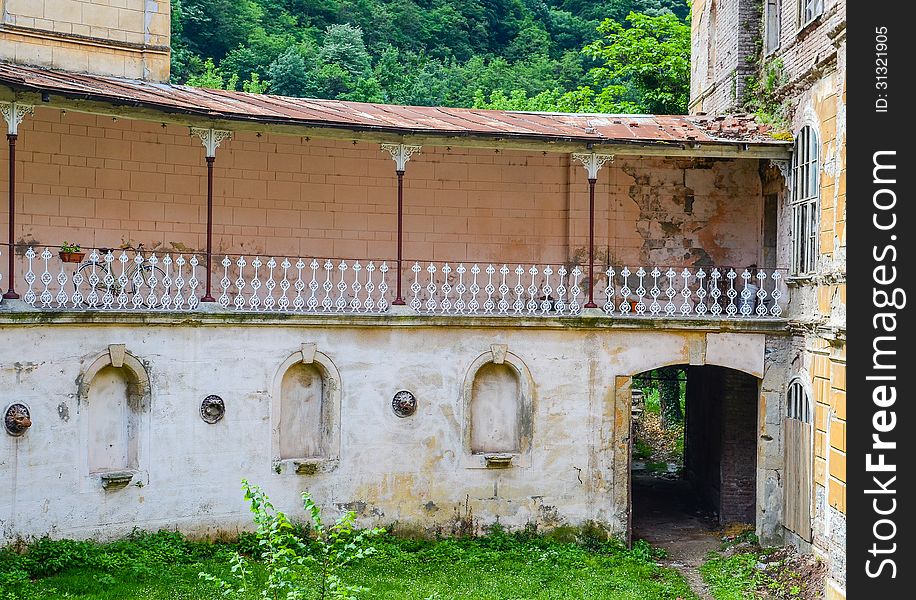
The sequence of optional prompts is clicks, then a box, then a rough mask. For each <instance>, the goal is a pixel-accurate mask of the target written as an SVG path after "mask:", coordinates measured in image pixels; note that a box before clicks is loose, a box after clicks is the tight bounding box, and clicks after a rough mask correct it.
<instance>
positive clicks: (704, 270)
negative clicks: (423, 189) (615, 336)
mask: <svg viewBox="0 0 916 600" xmlns="http://www.w3.org/2000/svg"><path fill="white" fill-rule="evenodd" d="M17 259H18V260H17V261H16V262H17V265H18V266H17V276H16V279H17V282H16V283H17V285H16V289H17V291H18V292H19V294H20V295H21V298H22V300H23V301H24V302H25V303H26V304H28V305H29V306H31V307H34V308H36V309H40V310H51V311H64V310H66V311H84V310H86V311H99V310H100V311H194V310H197V309H200V308H201V297H202V296H203V295H204V290H205V288H204V286H205V283H204V282H205V281H206V259H205V257H204V256H201V255H195V254H173V253H160V252H148V251H143V250H133V249H128V250H120V249H118V250H113V249H88V250H86V252H85V253H84V254H83V256H76V257H72V256H69V257H65V256H62V255H60V254H59V253H58V251H57V249H52V248H48V247H39V246H30V247H27V248H24V249H23V250H22V251H21V252H20V256H18V257H17ZM65 259H66V260H65ZM212 265H213V273H212V274H211V282H212V283H211V285H212V290H211V291H212V296H213V298H214V300H215V305H216V306H219V307H221V308H222V309H224V310H227V311H238V312H261V313H308V314H342V313H345V314H383V313H386V312H388V311H389V310H390V308H391V306H392V304H393V303H394V300H395V297H396V294H397V290H396V289H395V287H396V283H395V281H396V273H395V271H396V268H397V264H396V262H393V261H392V262H388V261H364V260H350V259H332V258H302V257H293V258H286V257H261V256H242V255H222V256H221V257H219V258H217V257H214V259H213V261H212ZM402 268H403V273H402V277H403V279H404V283H403V286H404V290H403V293H404V300H405V302H406V304H407V306H409V307H410V308H411V309H412V310H413V311H415V312H417V313H420V314H430V315H480V316H488V315H496V316H499V315H502V316H516V317H539V316H558V317H562V316H573V315H579V314H582V313H583V311H584V310H585V304H586V302H587V301H588V286H589V281H588V280H587V279H586V278H585V271H587V269H583V268H582V267H580V266H577V265H543V264H542V265H531V264H525V265H521V264H516V263H513V264H491V263H468V264H465V263H446V262H405V263H403V267H402ZM599 272H600V276H599V277H597V278H596V279H597V281H596V283H595V290H594V292H593V298H594V300H595V302H596V304H597V305H598V307H599V310H600V311H601V312H603V313H605V314H607V315H610V316H616V317H625V318H638V317H650V318H659V317H685V318H688V317H689V318H707V319H773V318H778V317H780V316H781V315H782V312H783V309H784V307H785V305H786V300H787V288H786V286H785V281H784V277H783V274H782V272H780V271H779V270H757V269H750V268H748V269H740V270H736V269H733V268H727V267H726V268H722V267H719V268H717V267H677V268H675V267H665V268H663V267H642V266H640V267H632V268H631V267H621V268H616V267H610V268H606V269H601V270H599ZM2 282H3V280H2V279H0V283H2Z"/></svg>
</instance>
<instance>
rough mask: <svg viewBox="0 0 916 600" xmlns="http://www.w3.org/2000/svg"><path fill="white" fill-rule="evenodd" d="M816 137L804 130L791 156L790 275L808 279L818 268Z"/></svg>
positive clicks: (814, 133)
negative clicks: (804, 276)
mask: <svg viewBox="0 0 916 600" xmlns="http://www.w3.org/2000/svg"><path fill="white" fill-rule="evenodd" d="M818 151H819V148H818V139H817V133H816V132H815V131H814V129H813V128H812V127H810V126H805V127H803V128H802V130H801V131H800V132H799V133H798V136H797V137H796V138H795V152H794V154H793V155H792V274H793V275H811V274H812V273H814V269H815V265H816V264H817V246H818V239H817V238H818V216H819V212H820V202H819V197H820V171H819V170H818V153H819V152H818Z"/></svg>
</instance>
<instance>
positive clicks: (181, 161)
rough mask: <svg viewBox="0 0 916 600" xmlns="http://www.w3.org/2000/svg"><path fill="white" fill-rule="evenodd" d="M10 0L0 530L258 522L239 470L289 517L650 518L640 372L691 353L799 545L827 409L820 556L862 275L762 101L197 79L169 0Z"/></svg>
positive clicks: (2, 69) (434, 523)
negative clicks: (177, 57)
mask: <svg viewBox="0 0 916 600" xmlns="http://www.w3.org/2000/svg"><path fill="white" fill-rule="evenodd" d="M724 4H725V3H723V5H724ZM2 6H3V11H2V14H3V19H4V20H3V23H2V25H0V36H3V40H4V42H3V44H2V46H3V52H5V53H6V54H4V55H3V62H2V63H0V108H2V110H3V116H4V119H5V121H6V123H7V126H8V136H7V141H8V143H7V144H6V145H4V147H3V151H2V152H3V154H0V160H2V161H4V162H5V163H8V164H9V169H8V170H7V169H3V170H2V171H3V175H2V182H3V183H2V184H3V186H4V188H3V193H4V196H5V197H8V199H9V209H8V210H6V211H0V222H2V223H3V225H4V228H5V229H7V230H8V232H9V233H8V236H9V237H8V240H7V242H5V244H4V245H3V246H0V265H2V267H0V275H2V278H0V284H2V286H3V288H4V290H5V291H6V293H5V294H4V297H3V300H2V302H0V330H2V334H3V337H4V340H5V341H6V343H5V344H3V345H2V347H0V386H2V389H4V390H6V393H7V395H6V397H5V404H4V405H3V406H2V407H0V408H4V409H5V410H6V415H7V416H8V418H7V419H6V425H7V427H6V434H4V435H3V436H2V439H0V474H2V475H3V476H4V477H5V478H6V480H7V481H8V482H9V485H7V486H4V487H3V488H2V489H0V530H2V535H3V538H4V539H12V538H15V537H19V536H26V537H27V536H39V535H44V534H50V535H53V536H96V537H110V536H116V535H120V534H123V533H127V532H129V531H130V530H131V529H132V528H134V527H137V526H140V527H146V528H156V527H176V528H179V529H181V530H185V531H191V532H197V533H214V532H217V531H225V530H230V531H234V530H235V529H236V528H238V527H245V526H246V525H247V523H248V515H247V513H246V510H245V507H244V505H243V503H242V502H241V499H240V497H239V493H238V489H239V480H240V479H241V478H242V477H246V478H248V479H249V480H251V481H254V482H258V483H261V484H263V485H264V487H265V488H266V489H267V491H268V492H269V493H270V494H271V496H272V498H274V499H275V501H276V504H277V505H278V506H281V507H283V508H284V509H288V510H289V511H290V512H292V513H293V514H297V513H296V511H297V510H299V509H297V504H298V502H297V498H298V494H299V492H300V491H301V490H303V489H308V490H309V491H311V492H312V493H313V495H314V496H315V498H316V500H317V501H318V502H319V503H320V504H322V505H323V506H326V507H328V510H329V511H332V512H333V511H335V510H345V509H348V508H352V509H354V510H356V511H357V512H358V513H359V516H360V518H361V520H362V523H364V524H370V523H383V524H390V523H394V522H397V523H399V524H400V526H408V527H412V528H416V529H420V530H423V531H428V532H435V531H439V532H450V531H467V530H468V528H472V529H473V528H480V527H482V526H486V525H489V524H491V523H494V522H496V521H499V522H500V523H502V524H504V525H506V526H507V527H522V526H524V525H526V524H528V523H534V524H537V525H538V526H539V527H542V528H553V527H558V526H579V525H583V524H585V523H589V522H593V523H598V524H600V525H601V526H603V527H604V528H605V529H607V531H608V532H609V533H611V534H615V535H620V536H624V537H625V536H627V535H629V533H630V527H631V519H632V514H633V511H634V510H635V511H639V503H638V501H637V502H635V503H634V500H633V494H632V490H631V476H630V457H631V452H630V443H631V439H630V425H631V424H630V419H631V410H630V401H631V400H630V382H631V378H632V377H633V376H634V375H638V374H640V373H643V372H645V371H648V370H650V369H655V368H658V367H661V366H668V365H682V366H683V367H684V369H685V370H686V372H687V377H688V400H687V404H688V406H687V411H688V428H687V433H686V435H687V446H688V452H687V455H688V456H687V459H688V466H689V469H690V471H691V476H692V478H693V480H694V482H695V483H696V485H697V486H698V488H699V489H700V491H701V493H702V495H703V497H704V498H705V499H706V501H707V502H708V503H709V505H710V508H711V509H712V510H714V511H715V513H716V514H717V515H718V516H719V520H720V522H722V523H723V524H725V523H734V522H750V523H753V524H754V525H755V526H756V529H757V531H758V533H759V534H760V536H761V538H762V539H763V540H764V541H766V542H770V543H777V542H780V541H782V540H783V539H784V538H785V536H786V531H787V529H786V519H785V515H786V513H787V511H786V507H789V508H791V509H792V510H791V511H790V512H791V514H792V515H793V518H797V517H798V516H799V515H800V514H802V512H804V511H799V510H796V509H795V508H794V507H796V506H798V503H797V502H796V501H795V500H791V499H793V498H796V496H797V494H798V493H800V491H799V490H797V489H795V488H792V489H793V493H792V494H784V492H785V491H786V490H787V488H786V486H787V485H788V483H787V481H788V480H787V479H786V476H785V475H786V473H785V472H786V470H787V469H795V472H797V473H799V477H803V476H804V475H805V471H804V469H803V468H802V467H799V465H804V464H805V463H804V461H798V460H794V459H792V456H794V455H792V456H790V455H789V454H787V446H786V443H785V440H786V439H789V437H791V436H795V437H792V439H795V438H797V437H800V436H804V435H806V433H805V430H804V428H803V427H801V426H800V427H795V426H794V425H793V424H792V423H789V421H790V420H791V419H790V418H787V416H788V417H793V418H794V417H800V418H795V419H794V420H795V421H799V422H805V423H807V422H810V421H814V422H815V423H816V427H817V429H816V430H815V431H814V433H813V434H810V435H809V437H813V439H814V443H815V447H816V448H819V450H818V451H819V452H820V454H819V455H818V456H823V460H818V461H816V462H814V463H813V464H812V465H811V466H812V468H811V469H810V470H809V473H810V474H812V475H813V478H814V480H815V481H816V482H821V488H822V489H823V490H824V493H823V494H821V493H820V492H818V491H817V489H816V488H811V489H810V490H809V491H810V494H809V495H810V498H811V502H812V503H813V504H812V506H817V507H820V508H818V511H819V512H818V513H817V516H816V518H815V519H814V521H813V528H814V529H815V530H817V529H818V528H820V530H818V531H817V532H816V533H815V534H814V536H813V537H812V536H811V534H810V533H807V532H806V531H801V532H800V531H798V529H799V528H798V526H797V525H795V524H794V523H795V521H793V527H796V528H795V529H791V532H794V533H791V535H796V536H797V537H799V539H810V540H811V541H813V543H815V545H818V544H820V545H819V546H818V547H819V548H824V549H825V551H829V549H830V546H829V545H828V544H826V543H821V542H820V541H819V540H826V539H828V537H827V536H826V535H825V534H824V532H825V530H824V527H825V525H824V523H825V522H827V521H825V519H827V520H829V522H830V523H831V525H830V527H834V528H836V527H838V526H839V525H838V523H839V522H840V517H841V515H842V512H841V511H840V510H839V508H838V507H837V506H835V505H834V502H835V500H836V498H837V497H838V496H837V495H836V494H837V493H838V492H837V491H836V490H835V489H834V487H833V485H834V482H835V481H841V480H842V478H841V477H840V476H839V475H837V473H840V471H839V470H838V469H840V461H841V457H842V454H841V451H842V448H841V447H840V446H838V444H840V443H841V442H840V441H839V440H841V439H843V436H842V429H840V427H842V423H844V422H845V421H843V419H844V415H841V414H840V406H841V405H840V404H839V402H840V399H841V391H840V389H841V381H840V376H841V373H842V372H841V371H840V370H839V369H840V367H839V365H841V364H842V362H841V358H842V356H841V354H840V351H841V348H842V346H836V345H835V343H834V342H830V343H828V342H826V341H824V342H823V344H821V343H820V342H819V340H825V339H826V335H825V333H823V332H824V331H826V329H825V328H827V327H829V326H830V323H828V322H820V321H816V320H814V319H808V320H805V319H803V318H802V317H803V316H804V315H814V314H815V311H816V310H823V312H824V314H828V312H830V311H828V310H826V309H825V308H824V307H823V306H821V307H819V308H817V302H822V301H825V299H826V300H831V299H832V296H830V294H831V293H832V292H831V290H841V289H842V288H841V287H836V284H835V283H829V284H828V283H827V279H826V275H825V273H826V271H824V272H823V273H822V270H823V269H825V268H826V264H827V263H826V262H825V261H824V260H818V261H816V270H814V268H812V270H811V271H805V272H803V273H799V272H798V271H797V269H796V270H795V271H792V272H791V274H792V276H790V270H789V269H790V268H794V267H795V266H796V265H798V264H804V265H805V266H806V268H807V267H810V263H809V262H805V261H810V260H811V259H810V257H811V254H810V252H809V250H808V246H804V247H803V248H802V250H800V251H799V250H798V249H797V244H794V242H793V237H792V235H793V234H792V230H791V227H790V224H791V223H793V222H794V221H793V217H792V216H791V215H792V214H805V215H810V214H811V213H810V209H808V208H805V209H801V208H796V206H797V205H799V206H800V205H801V204H804V202H810V201H811V199H812V198H813V197H814V196H812V195H811V193H810V191H806V192H805V194H803V195H801V196H798V198H799V202H795V201H794V200H793V201H791V202H790V200H789V196H788V195H787V192H786V191H785V189H784V186H785V184H784V182H783V179H781V177H783V176H789V174H790V171H793V170H794V171H797V172H804V173H807V174H810V173H812V172H816V171H812V169H819V168H820V166H821V164H822V162H823V161H821V160H815V159H812V158H811V156H812V155H811V154H810V153H807V154H806V153H804V152H802V153H799V152H796V153H795V157H796V158H795V159H794V160H795V161H796V163H797V164H795V165H794V166H792V163H791V162H790V161H792V160H793V158H792V157H793V153H792V148H793V144H792V142H789V141H785V140H781V139H777V138H774V137H773V136H771V135H769V134H768V132H767V131H766V130H765V129H764V128H761V127H759V126H758V125H757V124H756V123H755V122H754V120H753V119H750V118H746V117H730V118H727V119H716V118H712V117H704V116H692V117H685V116H646V115H634V116H626V115H623V116H621V115H568V114H545V113H519V112H502V111H480V110H465V109H448V108H429V107H398V106H381V105H369V104H357V103H347V102H339V101H327V100H306V99H294V98H282V97H276V96H263V95H251V94H246V93H241V92H227V91H214V90H202V89H194V88H187V87H183V86H173V85H169V84H167V83H165V82H166V81H167V75H168V73H167V69H168V67H167V65H168V60H167V55H168V50H167V49H168V31H169V28H168V26H167V22H168V19H167V11H168V2H164V1H163V2H151V1H149V0H121V1H119V2H113V1H112V2H106V1H105V0H92V1H90V0H82V1H76V0H44V1H43V2H20V1H14V0H6V1H5V2H3V3H2ZM100 7H101V8H100ZM103 9H104V11H103ZM99 11H103V12H106V14H107V15H108V16H107V17H106V18H105V19H104V23H105V25H100V24H99V21H98V19H99V16H98V15H99ZM699 12H700V11H698V10H697V9H696V8H695V12H694V14H695V15H697V14H699ZM115 13H117V18H115V17H114V15H115ZM65 16H66V18H64V17H65ZM141 17H142V18H141ZM115 23H117V24H118V27H117V28H115V27H114V24H115ZM729 43H731V42H729ZM87 53H88V55H89V56H92V57H93V58H92V59H91V60H88V59H87V60H88V62H82V61H83V58H81V57H84V56H87ZM98 53H101V54H104V56H105V57H106V58H105V60H104V61H101V60H100V61H96V59H95V58H94V57H95V56H96V55H97V54H98ZM101 54H99V55H101ZM723 56H724V51H723ZM723 64H724V63H723ZM806 81H807V80H806ZM723 89H724V88H723ZM714 95H715V94H714V90H712V91H710V95H709V98H710V102H712V98H713V96H714ZM723 106H725V105H723ZM836 120H837V121H839V120H840V119H839V117H837V118H836ZM825 123H826V122H825ZM818 127H819V129H818V132H819V135H821V137H819V138H817V139H820V140H825V139H827V138H826V137H824V136H825V134H824V132H825V131H826V128H827V125H825V124H824V123H819V124H818ZM837 130H839V128H837ZM831 135H834V134H833V133H831ZM798 139H799V140H802V139H804V140H808V143H813V142H811V141H810V140H812V139H815V138H812V137H811V136H808V137H805V136H799V137H798ZM825 143H826V142H825ZM831 148H833V147H831ZM806 152H807V151H806ZM824 152H825V154H826V150H824ZM799 157H803V160H802V159H800V158H799ZM799 161H801V162H799ZM840 164H841V163H840V162H837V163H835V165H836V166H834V167H833V169H834V171H832V172H833V173H840V172H841V171H840V170H839V165H840ZM805 180H806V181H807V180H808V179H807V178H805ZM830 181H831V182H832V181H833V180H832V179H831V180H830ZM841 181H842V180H841V179H836V186H835V187H834V188H832V189H831V194H833V193H834V192H836V194H840V195H839V196H832V197H834V198H837V197H841V191H840V187H841ZM827 185H828V184H827V180H826V179H824V176H822V177H821V185H820V188H819V190H820V191H819V194H820V196H819V197H820V199H821V200H820V203H821V204H820V205H819V206H820V208H819V209H818V210H820V211H821V212H820V213H819V214H821V215H823V214H825V213H823V210H826V209H824V207H823V205H824V200H823V199H824V198H825V197H826V195H825V194H826V188H827ZM806 189H807V188H806ZM792 198H795V196H793V197H792ZM803 201H804V202H803ZM834 202H835V203H838V202H839V201H838V200H834ZM805 206H808V205H807V204H805ZM804 211H808V212H804ZM833 214H840V213H839V212H836V213H831V215H833ZM831 219H833V217H831ZM806 222H807V221H806ZM824 222H825V218H824V217H823V216H822V217H821V220H820V223H821V225H820V227H821V229H820V231H821V232H823V227H824V225H823V223H824ZM836 223H837V224H836V225H834V226H833V229H832V230H831V234H830V235H831V236H833V235H834V234H833V232H837V235H838V236H841V235H842V233H841V231H842V230H841V225H840V223H841V220H837V221H836ZM805 231H810V230H809V229H806V230H805ZM830 239H831V240H832V239H833V238H832V237H831V238H830ZM837 239H840V240H842V239H844V238H842V237H839V238H837ZM826 240H827V238H825V237H824V236H823V234H821V236H820V237H819V238H817V242H818V243H819V246H818V248H819V251H820V252H822V253H825V254H826V251H825V250H824V248H825V247H826V246H825V243H826ZM831 243H832V242H831ZM76 245H79V247H78V248H77V247H74V246H76ZM843 245H844V242H838V245H837V246H836V248H835V249H834V250H833V251H832V252H831V253H830V254H831V257H832V258H837V259H839V258H841V251H842V247H843ZM830 247H831V248H834V246H830ZM793 248H795V249H796V250H795V251H796V254H793ZM797 252H801V254H797ZM831 264H841V263H831ZM831 268H832V267H831ZM831 281H832V280H831ZM829 285H833V286H834V287H828V286H829ZM821 289H827V290H828V291H827V292H821V291H820V290H821ZM837 293H839V291H837ZM825 294H826V295H825ZM837 298H839V296H837ZM828 306H829V302H828ZM832 314H833V315H834V318H837V316H838V314H839V313H838V311H836V310H835V311H833V313H832ZM789 317H791V318H789ZM832 331H836V332H837V333H836V337H840V333H839V332H841V329H840V328H836V329H834V330H832ZM831 344H833V345H831ZM812 378H813V379H812ZM818 382H819V383H818ZM793 390H795V391H793ZM824 390H827V391H824ZM822 392H823V393H824V394H827V395H825V396H823V398H822V396H820V395H817V394H819V393H822ZM800 398H809V399H811V400H810V401H811V402H815V405H814V406H813V407H808V408H806V407H807V405H805V404H804V402H802V401H801V400H799V399H800ZM821 399H824V400H826V402H820V400H821ZM825 407H832V409H833V412H830V413H825V412H824V410H825ZM691 415H693V416H691ZM805 419H808V420H807V421H806V420H805ZM825 419H826V420H825ZM817 444H821V445H820V446H817ZM824 448H836V449H837V450H838V451H839V452H833V451H832V450H831V453H829V454H828V453H826V452H824ZM787 461H789V462H788V463H787ZM828 462H829V464H828ZM789 464H791V465H792V467H789ZM799 469H801V471H800V472H799ZM793 481H796V480H793ZM796 487H797V486H796ZM840 491H842V488H840ZM839 497H842V496H839ZM61 498H67V499H68V500H67V501H66V502H61V501H60V499H61ZM821 498H823V499H824V500H823V501H822V500H821ZM822 504H823V506H822ZM831 511H832V512H831ZM806 533H807V538H806Z"/></svg>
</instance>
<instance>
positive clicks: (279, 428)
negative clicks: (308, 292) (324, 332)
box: [271, 344, 340, 475]
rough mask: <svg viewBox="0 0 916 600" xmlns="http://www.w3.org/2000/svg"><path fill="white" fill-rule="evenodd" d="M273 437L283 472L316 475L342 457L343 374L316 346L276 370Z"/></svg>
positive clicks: (276, 461)
mask: <svg viewBox="0 0 916 600" xmlns="http://www.w3.org/2000/svg"><path fill="white" fill-rule="evenodd" d="M271 434H272V435H271V437H272V444H271V447H272V455H273V460H274V464H275V465H276V467H277V468H278V470H279V471H284V470H289V471H294V472H296V473H299V474H306V475H307V474H313V473H316V472H320V471H325V470H329V469H330V468H333V466H334V465H335V464H336V461H337V460H338V459H339V457H340V374H339V372H338V371H337V367H336V366H335V365H334V362H333V361H332V360H331V359H330V357H329V356H327V355H326V354H324V353H322V352H318V351H317V349H316V347H315V344H303V345H302V347H301V348H300V349H299V350H297V351H296V352H294V353H292V354H291V355H290V356H289V357H288V358H287V359H286V360H285V361H283V363H282V364H281V365H280V367H279V369H277V374H276V376H275V377H274V385H273V395H272V398H271Z"/></svg>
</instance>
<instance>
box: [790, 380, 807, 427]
mask: <svg viewBox="0 0 916 600" xmlns="http://www.w3.org/2000/svg"><path fill="white" fill-rule="evenodd" d="M786 416H787V417H788V418H790V419H795V420H797V421H801V422H802V423H810V422H811V417H812V416H813V415H812V414H811V401H810V400H809V399H808V392H807V391H805V386H804V385H802V382H801V380H799V379H794V380H793V381H792V383H790V384H789V391H788V392H787V395H786Z"/></svg>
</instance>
